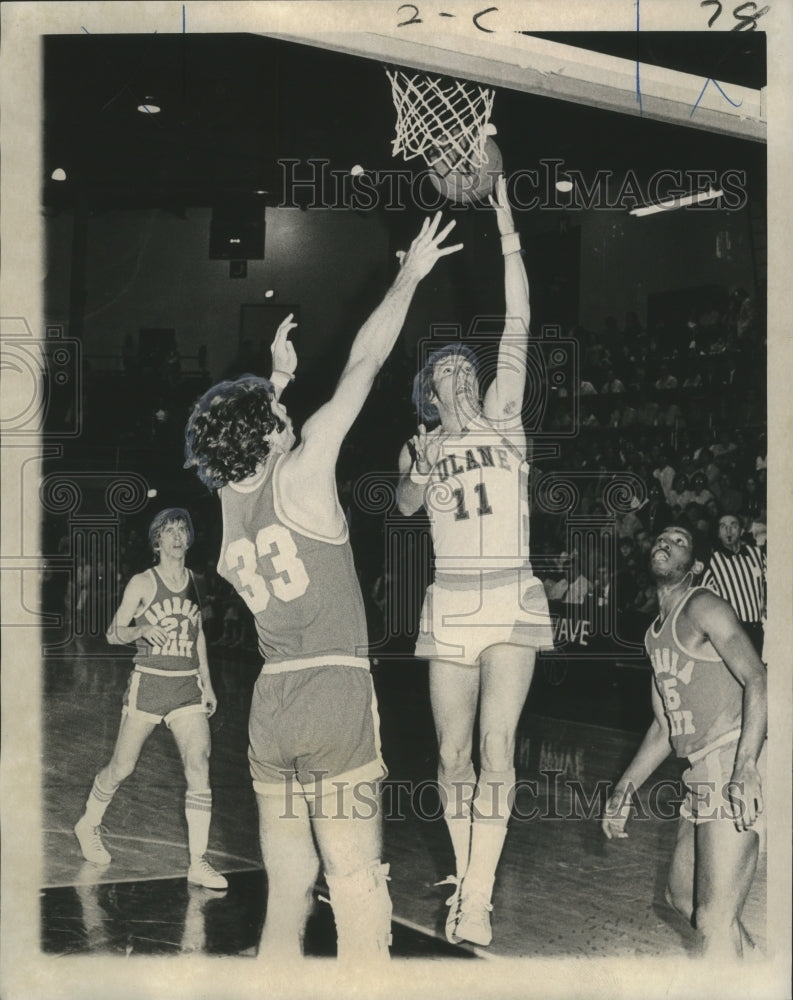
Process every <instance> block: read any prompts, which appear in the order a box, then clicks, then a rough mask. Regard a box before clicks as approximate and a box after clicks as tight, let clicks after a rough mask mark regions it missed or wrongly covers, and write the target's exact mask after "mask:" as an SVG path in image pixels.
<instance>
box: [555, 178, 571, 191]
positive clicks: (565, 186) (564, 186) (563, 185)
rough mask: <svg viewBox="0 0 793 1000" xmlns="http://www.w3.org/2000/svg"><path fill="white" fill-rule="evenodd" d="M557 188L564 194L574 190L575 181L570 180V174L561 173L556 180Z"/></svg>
mask: <svg viewBox="0 0 793 1000" xmlns="http://www.w3.org/2000/svg"><path fill="white" fill-rule="evenodd" d="M556 190H557V191H561V192H562V193H563V194H566V193H567V192H568V191H572V190H573V182H572V180H570V175H569V174H559V177H558V178H557V180H556Z"/></svg>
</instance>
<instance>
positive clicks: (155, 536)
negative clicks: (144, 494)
mask: <svg viewBox="0 0 793 1000" xmlns="http://www.w3.org/2000/svg"><path fill="white" fill-rule="evenodd" d="M169 524H183V525H184V526H185V527H186V528H187V546H188V548H189V547H190V546H191V545H192V544H193V541H194V539H195V531H193V522H192V520H191V518H190V515H189V513H188V512H187V511H186V510H185V509H184V507H166V508H165V510H161V511H160V512H159V514H155V515H154V517H153V519H152V522H151V524H150V525H149V545H151V548H152V551H153V552H158V551H159V548H160V535H161V534H162V533H163V530H164V529H165V528H166V527H167V526H168V525H169Z"/></svg>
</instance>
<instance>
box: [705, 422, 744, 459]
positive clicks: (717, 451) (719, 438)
mask: <svg viewBox="0 0 793 1000" xmlns="http://www.w3.org/2000/svg"><path fill="white" fill-rule="evenodd" d="M736 448H737V445H736V444H735V442H734V441H733V440H732V435H731V433H730V431H729V429H728V428H726V427H723V428H722V429H721V430H720V431H719V432H718V434H717V435H716V441H715V443H714V444H713V445H712V446H711V449H710V450H711V452H712V453H713V455H714V456H715V457H716V458H718V457H719V456H720V455H727V454H728V453H729V452H731V451H735V449H736Z"/></svg>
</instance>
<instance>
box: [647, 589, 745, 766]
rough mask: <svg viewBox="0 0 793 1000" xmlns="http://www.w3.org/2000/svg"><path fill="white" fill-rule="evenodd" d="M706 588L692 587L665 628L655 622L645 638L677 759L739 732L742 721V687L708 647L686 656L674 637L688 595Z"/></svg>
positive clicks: (684, 650) (683, 648)
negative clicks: (728, 734) (734, 732)
mask: <svg viewBox="0 0 793 1000" xmlns="http://www.w3.org/2000/svg"><path fill="white" fill-rule="evenodd" d="M705 589H706V588H704V587H692V588H691V590H689V591H688V593H687V594H686V595H685V597H684V598H683V599H682V600H681V601H680V603H679V604H678V605H677V607H676V608H675V609H674V611H673V612H672V614H671V615H668V616H667V617H666V619H665V621H664V623H663V624H662V625H660V626H659V624H658V621H659V620H658V618H656V620H655V621H654V622H653V623H652V625H651V626H650V627H649V628H648V629H647V634H646V635H645V637H644V644H645V646H646V647H647V653H648V655H649V657H650V663H651V664H652V668H653V674H654V676H655V686H656V687H657V689H658V693H659V695H660V696H661V699H662V701H663V703H664V712H665V713H666V718H667V721H668V722H669V736H670V739H671V742H672V746H673V747H674V748H675V753H676V754H677V756H678V757H690V756H691V755H692V754H694V753H698V752H699V751H702V750H704V749H706V748H707V747H709V746H710V745H711V744H713V743H716V742H717V741H719V740H720V738H721V737H723V736H724V735H725V734H727V733H730V732H733V731H737V732H738V733H740V729H741V721H742V718H743V688H742V687H741V685H740V683H739V682H738V681H737V680H736V679H735V677H734V676H733V674H732V673H731V672H730V670H729V669H728V668H727V667H726V666H725V663H724V660H722V658H721V657H720V656H719V654H718V653H717V652H716V650H715V649H714V648H713V647H712V646H711V645H710V644H709V643H708V644H706V646H705V648H704V650H702V651H700V652H699V653H697V654H694V653H692V652H690V651H689V650H688V649H686V648H685V646H683V645H682V644H681V642H680V640H679V638H678V635H677V620H678V618H679V616H680V612H681V611H682V610H683V608H684V607H685V605H686V604H687V603H688V601H689V600H690V599H691V596H692V594H695V593H696V592H697V591H698V590H705ZM708 593H709V594H710V593H711V591H708ZM708 652H709V653H711V654H712V655H710V656H707V655H705V654H706V653H708Z"/></svg>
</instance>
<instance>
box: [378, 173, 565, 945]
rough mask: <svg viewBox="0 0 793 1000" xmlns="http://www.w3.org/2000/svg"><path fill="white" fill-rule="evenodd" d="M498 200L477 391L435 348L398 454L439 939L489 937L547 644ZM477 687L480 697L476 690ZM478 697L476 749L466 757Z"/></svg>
mask: <svg viewBox="0 0 793 1000" xmlns="http://www.w3.org/2000/svg"><path fill="white" fill-rule="evenodd" d="M490 203H491V205H492V206H493V207H494V209H495V212H496V218H497V221H498V228H499V232H500V234H501V246H502V252H503V254H504V284H505V296H506V319H505V323H504V331H503V334H502V336H501V340H500V342H499V353H498V364H497V369H496V375H495V378H494V380H493V382H492V384H491V385H490V386H489V388H488V390H487V392H486V394H485V398H484V402H483V403H481V402H480V386H479V379H478V376H477V372H476V363H475V362H476V359H475V357H474V355H473V353H472V352H471V351H470V350H468V349H467V348H466V347H464V346H460V345H457V344H454V345H450V346H449V347H446V348H441V349H440V350H438V351H435V352H434V353H433V354H432V355H431V356H430V358H429V360H428V363H427V365H425V367H424V368H423V369H422V371H421V372H419V374H418V375H417V377H416V380H415V382H414V390H413V400H414V402H415V403H416V406H417V408H418V411H419V417H420V419H422V420H425V421H426V420H438V421H439V423H438V426H437V427H436V428H434V429H433V430H430V431H427V428H426V425H425V424H424V423H422V424H421V425H420V426H419V430H418V434H416V435H415V437H413V439H412V440H411V442H409V444H407V445H405V447H404V448H403V449H402V453H401V455H400V458H399V471H400V474H401V475H400V482H399V491H398V504H399V509H400V510H401V512H402V513H403V514H407V515H410V514H413V513H415V512H416V511H417V510H418V509H419V508H420V507H422V506H423V507H425V509H426V511H427V513H428V515H429V518H430V523H431V526H432V535H433V544H434V548H435V566H436V575H435V580H434V582H433V584H432V585H431V586H430V587H429V588H428V590H427V595H426V598H425V602H424V610H423V612H422V620H421V626H420V634H419V638H418V641H417V643H416V655H417V656H421V657H426V658H427V659H429V661H430V698H431V702H432V712H433V716H434V719H435V728H436V732H437V737H438V745H439V763H438V785H439V791H440V794H441V798H442V801H443V805H444V818H445V820H446V824H447V827H448V829H449V834H450V837H451V841H452V847H453V849H454V856H455V865H456V873H455V874H454V875H452V876H450V877H449V879H447V880H446V881H447V882H448V883H449V884H452V885H454V891H453V893H452V896H451V898H450V899H449V900H448V903H447V905H448V906H449V916H448V919H447V923H446V933H447V936H448V937H449V940H451V941H456V940H460V939H462V940H467V941H471V942H473V943H475V944H480V945H488V944H490V941H491V937H492V931H491V926H490V911H491V910H492V906H491V903H490V900H491V896H492V891H493V883H494V879H495V873H496V867H497V865H498V861H499V858H500V856H501V850H502V848H503V844H504V839H505V837H506V831H507V822H508V820H509V815H510V811H511V805H512V794H513V790H514V784H515V768H514V760H515V734H516V729H517V724H518V718H519V716H520V713H521V710H522V708H523V704H524V702H525V700H526V696H527V694H528V691H529V687H530V685H531V679H532V674H533V671H534V662H535V657H536V652H537V650H538V649H543V648H552V646H553V632H552V629H551V622H550V617H549V614H548V603H547V600H546V598H545V592H544V590H543V587H542V584H541V583H540V581H539V580H538V579H537V578H536V577H535V576H534V575H533V573H532V569H531V563H530V561H529V494H528V471H529V470H528V463H527V460H526V458H527V456H526V450H527V443H526V435H525V432H524V429H523V425H522V422H521V410H522V403H523V392H524V388H525V381H526V353H527V349H528V337H529V287H528V280H527V278H526V272H525V269H524V267H523V262H522V260H521V255H520V238H519V236H518V234H517V233H516V232H515V231H514V228H515V227H514V224H513V220H512V212H511V209H510V206H509V203H508V201H507V196H506V190H505V184H504V179H503V177H501V178H499V180H498V182H497V184H496V196H495V199H493V198H491V199H490ZM480 699H481V701H480ZM478 701H480V706H481V707H480V711H479V730H480V746H479V750H480V762H481V770H480V773H479V777H478V778H477V776H476V773H475V771H474V766H473V762H472V750H473V747H472V742H473V729H474V722H475V716H476V708H477V702H478Z"/></svg>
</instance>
